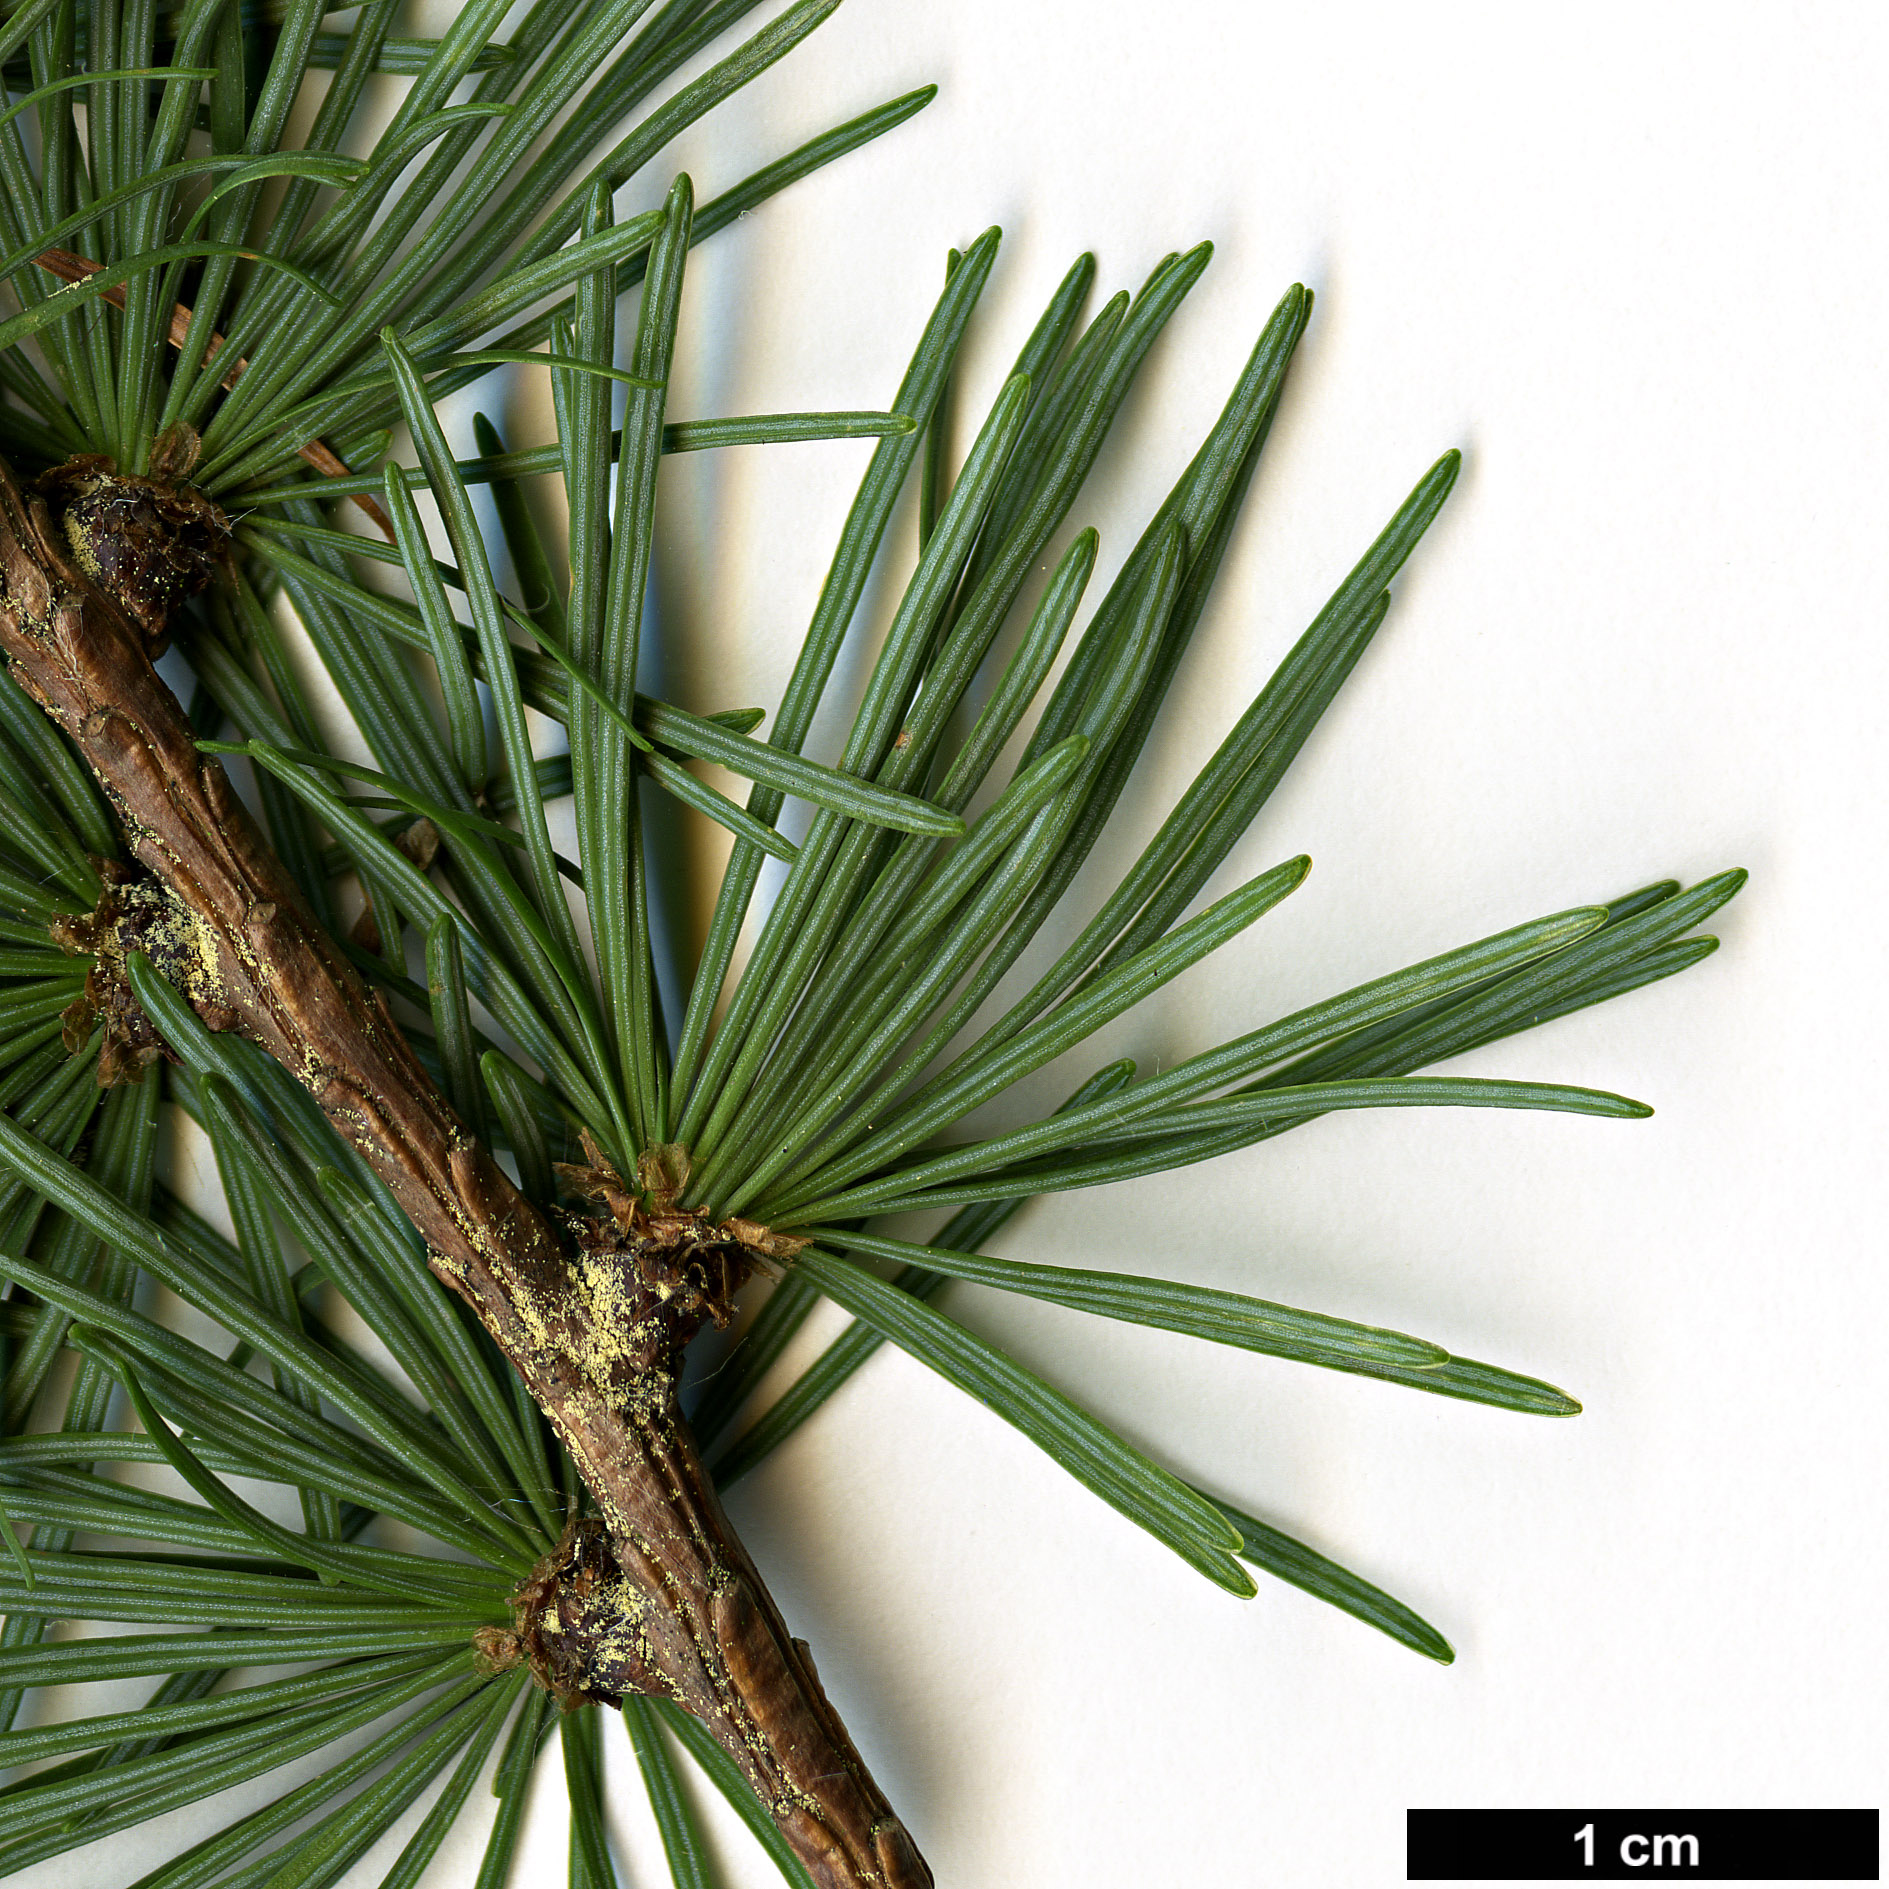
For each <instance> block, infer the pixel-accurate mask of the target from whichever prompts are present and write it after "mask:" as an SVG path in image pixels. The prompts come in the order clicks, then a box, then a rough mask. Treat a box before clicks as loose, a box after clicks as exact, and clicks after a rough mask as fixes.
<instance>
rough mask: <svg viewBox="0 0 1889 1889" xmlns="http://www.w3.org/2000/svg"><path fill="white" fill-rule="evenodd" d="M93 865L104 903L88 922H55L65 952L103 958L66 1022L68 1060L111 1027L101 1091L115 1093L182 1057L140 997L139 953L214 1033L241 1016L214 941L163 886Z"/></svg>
mask: <svg viewBox="0 0 1889 1889" xmlns="http://www.w3.org/2000/svg"><path fill="white" fill-rule="evenodd" d="M92 863H93V865H94V866H95V867H96V868H97V869H98V876H99V877H100V878H101V879H103V880H104V882H105V890H104V891H103V892H102V893H101V894H100V895H99V901H98V904H97V906H96V907H95V908H94V909H93V910H92V911H90V912H88V913H86V914H85V915H84V916H83V917H71V918H56V919H54V920H53V922H52V924H51V926H50V927H49V930H50V931H51V934H52V939H53V942H54V943H55V944H56V945H58V946H59V947H60V949H61V950H63V951H65V952H67V953H68V954H70V955H72V956H74V957H80V956H85V955H87V954H89V955H90V956H91V957H92V958H94V959H95V960H96V961H95V962H94V964H93V966H92V968H91V969H90V970H89V971H88V972H87V973H86V974H85V988H84V989H83V990H82V991H81V992H80V993H79V995H78V996H77V997H75V998H74V999H73V1000H72V1002H71V1003H70V1004H69V1005H68V1006H67V1008H66V1010H65V1012H64V1013H63V1015H62V1016H61V1018H60V1022H61V1023H62V1024H63V1025H64V1026H65V1027H64V1030H63V1033H62V1040H63V1041H64V1043H65V1046H66V1052H67V1054H68V1055H76V1054H77V1053H78V1052H79V1051H80V1050H81V1049H82V1048H84V1046H85V1044H86V1043H87V1042H88V1041H89V1040H90V1038H91V1034H92V1031H93V1028H94V1027H95V1026H96V1025H98V1024H100V1023H103V1025H104V1026H105V1040H104V1046H103V1048H102V1049H101V1050H100V1052H99V1058H98V1086H99V1087H100V1088H101V1089H109V1088H111V1087H113V1086H114V1085H115V1084H117V1083H120V1082H138V1081H141V1080H142V1079H143V1076H144V1072H145V1070H146V1069H147V1068H148V1067H149V1066H150V1065H151V1064H152V1063H154V1062H156V1061H157V1060H158V1058H159V1057H165V1058H167V1059H168V1060H169V1061H171V1062H175V1061H176V1060H177V1057H176V1055H175V1054H174V1053H173V1052H172V1051H171V1049H170V1048H169V1047H168V1045H166V1044H165V1042H164V1040H163V1039H162V1038H161V1037H160V1036H159V1035H158V1032H157V1026H156V1025H155V1024H153V1023H152V1021H151V1019H150V1018H149V1017H147V1016H146V1015H145V1013H144V1009H143V1006H142V1005H141V1004H140V1003H139V1002H138V1000H137V998H136V996H134V995H133V993H132V989H131V982H130V979H129V978H128V977H127V976H126V970H125V967H126V964H127V961H128V960H129V959H130V957H131V954H132V953H133V952H134V951H142V952H143V953H144V954H145V956H146V957H148V958H149V959H150V960H151V963H152V965H153V966H154V967H155V969H156V970H157V971H158V972H159V973H160V975H162V976H163V978H164V979H165V980H166V982H168V983H170V984H171V985H173V986H174V987H175V988H176V989H178V990H180V991H182V992H183V993H184V994H185V996H187V997H188V998H189V999H190V1001H191V1003H192V1004H193V1005H194V1006H195V1007H196V1009H197V1012H198V1014H199V1015H200V1016H201V1017H202V1018H203V1020H204V1022H205V1023H206V1024H207V1025H208V1026H209V1027H210V1028H211V1029H212V1030H227V1029H229V1028H230V1027H231V1026H232V1025H234V1023H235V1021H236V1013H235V1012H234V1011H233V1010H231V1009H230V1008H229V1007H228V1006H227V1005H226V1004H225V1003H224V1002H223V1001H222V986H221V984H220V982H219V980H218V978H217V975H216V954H215V946H214V941H211V940H207V939H206V938H205V937H204V935H203V930H202V927H201V926H199V925H198V924H197V923H196V921H195V919H194V918H193V917H192V915H191V914H190V913H189V912H188V911H187V910H186V909H185V908H184V907H183V906H182V905H180V904H179V903H178V902H177V900H176V899H174V898H173V897H172V896H171V895H170V892H169V891H168V890H167V889H166V887H165V886H164V884H163V882H162V881H161V880H159V879H157V878H155V877H154V876H153V875H152V874H150V873H148V872H145V871H143V870H142V869H140V868H138V867H135V866H126V865H123V864H121V863H120V862H119V861H117V860H115V859H95V860H93V862H92Z"/></svg>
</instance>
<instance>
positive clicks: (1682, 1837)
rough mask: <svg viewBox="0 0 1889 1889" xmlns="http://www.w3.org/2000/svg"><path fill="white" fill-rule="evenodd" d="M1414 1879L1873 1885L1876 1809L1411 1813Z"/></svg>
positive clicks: (1409, 1860)
mask: <svg viewBox="0 0 1889 1889" xmlns="http://www.w3.org/2000/svg"><path fill="white" fill-rule="evenodd" d="M1405 1814H1406V1817H1407V1819H1408V1826H1407V1833H1406V1838H1405V1844H1406V1872H1405V1873H1406V1878H1407V1880H1409V1881H1411V1882H1640V1881H1645V1880H1647V1879H1649V1878H1651V1879H1654V1880H1658V1881H1671V1880H1672V1879H1674V1878H1675V1877H1685V1878H1690V1879H1691V1880H1692V1881H1694V1882H1876V1881H1878V1880H1880V1878H1879V1877H1878V1874H1877V1871H1878V1867H1879V1863H1878V1855H1877V1822H1878V1816H1879V1813H1878V1812H1876V1811H1874V1810H1412V1811H1408V1812H1406V1813H1405Z"/></svg>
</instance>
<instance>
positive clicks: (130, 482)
mask: <svg viewBox="0 0 1889 1889" xmlns="http://www.w3.org/2000/svg"><path fill="white" fill-rule="evenodd" d="M199 450H200V446H199V442H198V439H197V436H196V434H195V433H193V432H191V431H190V430H189V428H187V427H180V428H177V429H174V431H173V432H171V433H168V434H166V435H165V436H164V438H163V439H162V440H160V441H159V442H158V446H157V449H156V451H155V453H154V454H153V458H152V462H151V463H152V471H151V476H149V477H148V478H147V477H142V476H140V475H138V474H135V473H123V472H120V471H118V469H117V466H116V464H115V462H114V461H112V460H110V459H107V458H104V457H102V456H101V455H99V454H94V453H85V454H80V455H79V456H77V457H75V458H72V459H68V460H67V461H66V462H65V464H64V465H62V466H55V467H54V468H53V469H52V470H51V471H50V472H46V473H42V474H41V475H40V477H39V479H38V481H37V482H36V485H35V490H37V491H38V493H39V494H40V496H41V497H43V498H44V499H45V500H46V502H47V504H48V505H49V506H50V507H51V509H52V512H53V516H54V518H55V519H56V520H57V521H58V524H59V527H60V529H61V530H62V531H63V532H64V533H65V537H66V542H67V544H68V546H69V547H70V549H71V552H72V558H73V562H74V563H76V564H77V565H78V567H79V568H80V569H81V570H82V571H84V573H85V574H86V576H88V577H89V578H91V580H92V581H93V583H95V584H96V585H98V587H99V588H100V589H101V590H102V591H104V592H105V594H106V595H107V596H108V597H110V598H111V599H112V601H113V602H114V603H116V604H117V605H118V607H119V608H120V609H121V610H123V611H124V612H125V614H126V615H127V616H128V617H129V618H130V619H131V621H132V622H133V623H135V624H136V625H137V627H138V629H139V631H140V632H141V634H142V635H143V637H144V640H145V648H146V650H147V651H148V652H149V653H150V654H152V655H156V654H157V653H158V652H159V650H160V649H161V648H162V646H163V643H164V639H165V636H166V634H167V632H168V629H169V625H170V621H171V618H172V617H173V616H174V615H175V614H176V612H177V610H178V608H179V607H180V606H181V605H182V604H184V603H185V602H187V601H188V600H189V599H190V598H192V597H194V596H196V595H197V594H198V593H199V592H200V591H202V590H204V589H206V588H208V586H209V583H210V580H211V578H212V577H213V576H214V575H215V574H216V569H217V566H218V565H219V564H220V563H222V561H223V560H224V558H225V557H227V556H228V554H229V548H230V521H229V519H228V518H227V517H226V516H225V515H224V513H223V511H222V509H221V508H220V507H219V506H217V505H215V504H213V503H212V502H211V501H210V500H209V499H207V498H205V497H204V495H203V494H202V493H201V492H199V491H197V490H196V489H195V487H193V486H191V485H189V484H187V483H186V481H187V480H188V478H189V476H190V473H191V471H192V469H193V468H194V467H195V465H196V461H197V455H198V452H199Z"/></svg>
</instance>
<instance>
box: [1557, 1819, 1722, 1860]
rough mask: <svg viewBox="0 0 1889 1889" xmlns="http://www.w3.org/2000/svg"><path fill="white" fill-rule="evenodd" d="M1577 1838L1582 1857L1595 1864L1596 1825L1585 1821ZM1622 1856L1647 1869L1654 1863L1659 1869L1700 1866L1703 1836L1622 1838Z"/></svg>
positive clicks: (1575, 1837)
mask: <svg viewBox="0 0 1889 1889" xmlns="http://www.w3.org/2000/svg"><path fill="white" fill-rule="evenodd" d="M1574 1840H1575V1842H1576V1843H1578V1844H1579V1845H1580V1846H1581V1861H1582V1863H1584V1864H1585V1865H1586V1867H1587V1868H1589V1869H1592V1868H1593V1867H1594V1826H1593V1825H1592V1824H1591V1823H1587V1824H1583V1825H1582V1826H1581V1827H1580V1829H1578V1830H1577V1831H1575V1833H1574ZM1620 1860H1621V1861H1622V1862H1623V1863H1625V1864H1626V1866H1627V1867H1628V1868H1629V1869H1644V1868H1645V1867H1646V1866H1647V1864H1648V1863H1651V1864H1652V1865H1653V1867H1654V1868H1655V1869H1697V1868H1698V1867H1699V1839H1698V1838H1697V1837H1669V1836H1655V1837H1645V1836H1640V1835H1638V1834H1635V1835H1632V1836H1624V1837H1622V1838H1621V1839H1620Z"/></svg>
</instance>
